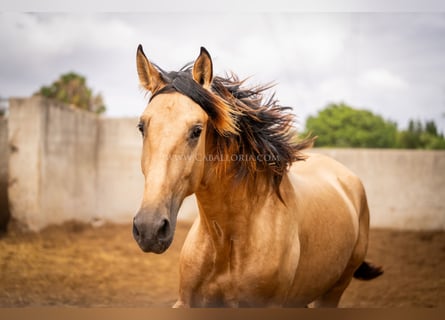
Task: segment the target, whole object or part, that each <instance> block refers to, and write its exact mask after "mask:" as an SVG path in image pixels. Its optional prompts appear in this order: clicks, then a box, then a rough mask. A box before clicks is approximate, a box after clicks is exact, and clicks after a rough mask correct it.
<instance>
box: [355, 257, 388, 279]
mask: <svg viewBox="0 0 445 320" xmlns="http://www.w3.org/2000/svg"><path fill="white" fill-rule="evenodd" d="M382 273H383V269H382V267H377V266H374V265H372V264H370V263H369V262H366V261H363V262H362V264H361V265H360V267H358V269H357V270H355V272H354V278H356V279H359V280H371V279H374V278H377V277H378V276H379V275H381V274H382Z"/></svg>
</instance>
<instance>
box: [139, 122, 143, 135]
mask: <svg viewBox="0 0 445 320" xmlns="http://www.w3.org/2000/svg"><path fill="white" fill-rule="evenodd" d="M138 129H139V131H140V132H141V134H142V136H144V124H143V123H142V122H139V123H138Z"/></svg>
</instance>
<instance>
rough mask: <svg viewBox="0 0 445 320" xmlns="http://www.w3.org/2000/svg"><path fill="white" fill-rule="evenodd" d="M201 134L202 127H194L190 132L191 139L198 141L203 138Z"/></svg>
mask: <svg viewBox="0 0 445 320" xmlns="http://www.w3.org/2000/svg"><path fill="white" fill-rule="evenodd" d="M201 132H202V126H201V125H197V126H194V127H193V129H192V130H191V131H190V139H191V140H197V139H198V138H199V137H200V136H201Z"/></svg>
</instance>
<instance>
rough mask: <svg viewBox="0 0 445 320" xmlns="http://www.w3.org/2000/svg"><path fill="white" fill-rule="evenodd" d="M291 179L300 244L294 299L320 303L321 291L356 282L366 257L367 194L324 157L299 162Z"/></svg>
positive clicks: (353, 178) (311, 156)
mask: <svg viewBox="0 0 445 320" xmlns="http://www.w3.org/2000/svg"><path fill="white" fill-rule="evenodd" d="M289 177H290V180H291V183H292V185H293V187H294V190H295V197H296V202H297V212H296V213H295V215H296V218H297V221H298V233H299V241H300V259H299V265H298V269H297V272H296V276H295V280H294V286H293V289H292V296H294V297H308V298H309V299H311V296H312V295H313V296H314V297H312V298H316V296H317V292H326V291H327V290H328V289H329V288H331V287H333V286H335V285H336V283H338V281H339V280H340V279H342V278H344V277H345V274H347V276H346V277H349V278H350V277H352V274H353V272H354V270H355V269H356V268H357V267H358V266H359V265H360V263H361V262H362V261H363V259H364V257H365V254H366V246H367V232H368V224H369V213H368V207H367V203H366V195H365V191H364V188H363V186H362V183H361V181H360V179H359V178H358V177H357V176H356V175H355V174H354V173H353V172H352V171H350V170H349V169H347V168H346V167H345V166H343V165H342V164H340V163H339V162H337V161H336V160H334V159H332V158H330V157H327V156H324V155H321V154H308V158H307V160H306V161H300V162H296V163H294V164H293V166H292V167H291V170H290V172H289ZM349 274H350V276H349ZM297 302H298V303H300V302H301V301H299V300H297ZM290 303H292V298H291V297H290Z"/></svg>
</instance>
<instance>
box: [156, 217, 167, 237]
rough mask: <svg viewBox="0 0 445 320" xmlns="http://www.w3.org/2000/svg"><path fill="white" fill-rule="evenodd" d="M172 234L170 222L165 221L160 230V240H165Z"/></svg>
mask: <svg viewBox="0 0 445 320" xmlns="http://www.w3.org/2000/svg"><path fill="white" fill-rule="evenodd" d="M169 233H170V222H169V221H168V220H167V219H163V220H162V222H161V225H160V227H159V229H158V238H159V239H165V238H167V236H168V235H169Z"/></svg>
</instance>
